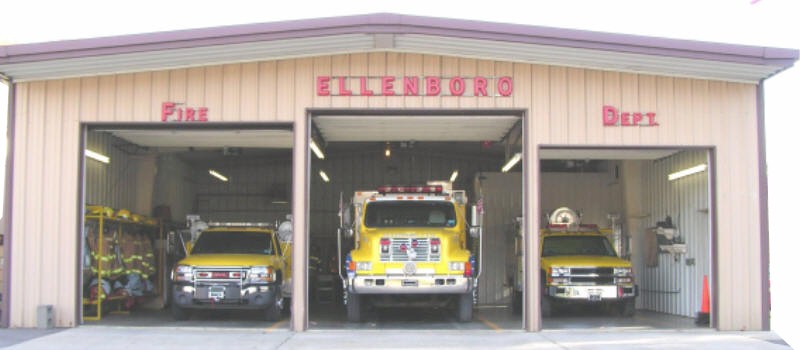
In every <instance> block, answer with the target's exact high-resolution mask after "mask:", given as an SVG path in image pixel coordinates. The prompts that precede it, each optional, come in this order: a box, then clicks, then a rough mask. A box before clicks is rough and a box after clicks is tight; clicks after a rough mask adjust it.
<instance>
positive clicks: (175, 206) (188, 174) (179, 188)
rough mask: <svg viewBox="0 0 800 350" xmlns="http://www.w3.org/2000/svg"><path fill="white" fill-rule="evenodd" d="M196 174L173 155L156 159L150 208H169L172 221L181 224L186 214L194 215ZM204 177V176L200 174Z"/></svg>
mask: <svg viewBox="0 0 800 350" xmlns="http://www.w3.org/2000/svg"><path fill="white" fill-rule="evenodd" d="M197 175H198V174H197V172H196V171H195V170H194V169H193V168H191V167H190V166H189V165H187V164H186V163H185V162H184V161H182V160H181V159H179V158H178V157H177V156H175V155H171V154H166V155H162V156H160V157H159V158H158V161H157V171H156V179H155V184H154V190H153V203H152V207H153V208H156V207H159V206H166V207H169V210H170V215H171V218H172V220H173V221H176V222H182V221H183V220H185V219H186V214H195V211H194V208H193V207H194V203H195V193H196V192H197V179H196V178H195V177H196V176H197ZM200 175H204V174H200Z"/></svg>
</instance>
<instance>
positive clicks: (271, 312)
mask: <svg viewBox="0 0 800 350" xmlns="http://www.w3.org/2000/svg"><path fill="white" fill-rule="evenodd" d="M264 319H265V320H266V321H268V322H275V321H278V320H280V319H281V308H280V307H279V306H278V303H272V304H270V305H269V306H267V308H266V309H265V310H264Z"/></svg>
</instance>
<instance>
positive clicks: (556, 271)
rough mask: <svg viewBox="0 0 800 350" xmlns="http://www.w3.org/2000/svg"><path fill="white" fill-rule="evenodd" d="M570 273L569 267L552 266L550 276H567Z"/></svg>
mask: <svg viewBox="0 0 800 350" xmlns="http://www.w3.org/2000/svg"><path fill="white" fill-rule="evenodd" d="M567 275H569V267H552V268H551V270H550V276H553V277H559V276H567Z"/></svg>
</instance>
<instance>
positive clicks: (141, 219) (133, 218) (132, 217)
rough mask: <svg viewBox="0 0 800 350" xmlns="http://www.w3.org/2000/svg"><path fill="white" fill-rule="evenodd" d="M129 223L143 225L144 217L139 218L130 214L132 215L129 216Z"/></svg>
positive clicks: (137, 215)
mask: <svg viewBox="0 0 800 350" xmlns="http://www.w3.org/2000/svg"><path fill="white" fill-rule="evenodd" d="M131 221H133V222H139V223H144V216H141V215H139V214H132V215H131Z"/></svg>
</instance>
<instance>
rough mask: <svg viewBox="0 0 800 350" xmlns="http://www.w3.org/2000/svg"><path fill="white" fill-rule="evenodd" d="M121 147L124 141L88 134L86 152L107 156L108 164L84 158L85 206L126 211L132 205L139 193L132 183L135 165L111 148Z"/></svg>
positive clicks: (135, 182) (98, 133) (104, 134)
mask: <svg viewBox="0 0 800 350" xmlns="http://www.w3.org/2000/svg"><path fill="white" fill-rule="evenodd" d="M124 143H125V141H124V140H122V139H119V138H117V137H115V136H113V135H111V134H109V133H106V132H89V133H88V135H87V137H86V149H89V150H92V151H95V152H98V153H101V154H104V155H106V156H108V157H109V158H111V162H110V163H108V164H105V163H102V162H99V161H96V160H94V159H90V158H88V157H87V158H86V161H85V164H86V182H85V183H86V184H85V191H86V204H89V205H102V206H106V207H112V208H114V209H128V210H130V209H131V208H132V207H133V206H134V205H135V204H136V201H135V198H136V192H137V191H139V190H140V188H139V187H138V186H137V181H136V167H135V163H136V162H135V160H134V159H133V157H131V156H129V155H128V154H127V153H125V152H124V151H123V150H122V149H120V148H119V147H115V144H116V145H119V144H124ZM141 190H149V191H152V189H141ZM138 214H142V215H150V214H152V213H138Z"/></svg>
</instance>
